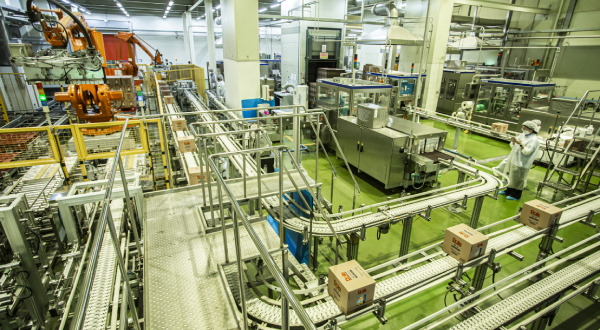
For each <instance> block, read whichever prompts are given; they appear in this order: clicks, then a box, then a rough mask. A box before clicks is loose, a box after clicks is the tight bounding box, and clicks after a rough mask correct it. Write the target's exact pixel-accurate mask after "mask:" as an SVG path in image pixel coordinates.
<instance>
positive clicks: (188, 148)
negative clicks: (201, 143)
mask: <svg viewBox="0 0 600 330" xmlns="http://www.w3.org/2000/svg"><path fill="white" fill-rule="evenodd" d="M177 144H179V152H194V151H196V140H195V139H194V137H193V136H182V137H178V138H177Z"/></svg>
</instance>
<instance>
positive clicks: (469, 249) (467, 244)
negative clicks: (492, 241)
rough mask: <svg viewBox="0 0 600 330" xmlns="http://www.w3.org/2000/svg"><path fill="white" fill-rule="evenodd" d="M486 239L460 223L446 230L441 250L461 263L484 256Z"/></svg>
mask: <svg viewBox="0 0 600 330" xmlns="http://www.w3.org/2000/svg"><path fill="white" fill-rule="evenodd" d="M487 244H488V237H487V236H485V235H484V234H482V233H480V232H478V231H477V230H475V229H473V228H471V227H469V226H467V225H465V224H463V223H461V224H460V225H456V226H454V227H450V228H447V229H446V236H444V244H443V245H442V250H443V251H444V252H446V253H448V254H449V255H451V256H452V257H453V258H454V259H456V260H458V261H460V262H461V263H463V264H464V263H465V262H468V261H469V260H473V259H475V258H478V257H480V256H482V255H483V254H485V248H486V247H487Z"/></svg>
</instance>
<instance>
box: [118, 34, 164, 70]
mask: <svg viewBox="0 0 600 330" xmlns="http://www.w3.org/2000/svg"><path fill="white" fill-rule="evenodd" d="M115 37H117V38H119V39H121V40H124V41H126V42H127V47H128V50H129V65H128V66H125V67H126V68H129V69H128V70H125V71H128V72H126V74H132V75H134V76H135V75H137V71H138V69H137V65H136V64H135V46H138V47H140V49H141V50H143V51H144V52H145V53H146V54H148V56H149V57H150V58H151V59H152V62H154V64H158V65H160V64H162V63H163V62H162V54H161V53H160V52H159V51H158V49H156V50H155V49H154V48H152V47H151V46H150V45H148V43H147V42H145V41H143V40H142V39H141V38H140V37H138V36H136V35H135V33H131V32H119V34H117V35H116V36H115ZM144 44H146V45H148V47H150V48H152V49H153V50H154V51H155V52H154V54H153V53H152V52H151V51H150V49H148V47H146V45H144ZM129 70H133V71H131V72H129Z"/></svg>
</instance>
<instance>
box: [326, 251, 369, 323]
mask: <svg viewBox="0 0 600 330" xmlns="http://www.w3.org/2000/svg"><path fill="white" fill-rule="evenodd" d="M327 292H328V293H329V295H330V296H331V297H332V298H333V301H335V303H336V304H337V305H338V306H339V307H340V309H341V310H342V312H343V313H344V314H346V315H348V314H350V313H352V312H354V311H356V310H358V309H360V308H362V307H365V306H369V305H371V304H373V297H374V295H375V280H374V279H373V278H372V277H371V276H370V275H369V274H368V273H367V272H366V271H365V270H364V269H363V268H362V267H361V266H360V265H359V264H358V262H356V260H350V261H348V262H344V263H343V264H339V265H335V266H331V267H329V283H328V284H327Z"/></svg>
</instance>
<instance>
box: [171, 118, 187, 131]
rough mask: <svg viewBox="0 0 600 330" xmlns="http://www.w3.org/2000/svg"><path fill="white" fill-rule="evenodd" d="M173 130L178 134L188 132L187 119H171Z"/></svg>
mask: <svg viewBox="0 0 600 330" xmlns="http://www.w3.org/2000/svg"><path fill="white" fill-rule="evenodd" d="M171 129H173V130H174V131H177V132H181V131H186V130H187V125H186V123H185V118H173V119H171Z"/></svg>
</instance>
